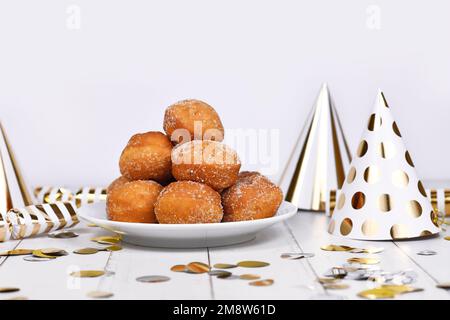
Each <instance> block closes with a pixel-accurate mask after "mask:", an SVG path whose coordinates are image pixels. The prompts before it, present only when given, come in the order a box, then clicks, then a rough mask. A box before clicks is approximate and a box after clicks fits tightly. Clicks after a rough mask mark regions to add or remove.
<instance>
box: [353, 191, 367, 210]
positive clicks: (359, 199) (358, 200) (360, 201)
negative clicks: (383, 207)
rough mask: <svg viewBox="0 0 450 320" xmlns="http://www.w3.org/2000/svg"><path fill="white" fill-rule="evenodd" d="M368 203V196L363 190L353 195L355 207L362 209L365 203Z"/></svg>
mask: <svg viewBox="0 0 450 320" xmlns="http://www.w3.org/2000/svg"><path fill="white" fill-rule="evenodd" d="M365 203H366V196H365V194H364V193H362V192H361V191H358V192H356V193H355V194H354V195H353V197H352V207H353V209H356V210H358V209H361V208H362V207H364V204H365Z"/></svg>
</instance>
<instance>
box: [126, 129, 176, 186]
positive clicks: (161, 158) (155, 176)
mask: <svg viewBox="0 0 450 320" xmlns="http://www.w3.org/2000/svg"><path fill="white" fill-rule="evenodd" d="M171 152H172V144H171V142H170V140H169V139H168V138H167V136H166V135H165V134H163V133H161V132H156V131H152V132H147V133H142V134H136V135H134V136H133V137H131V139H130V141H129V142H128V144H127V146H126V147H125V149H124V150H123V152H122V155H121V157H120V161H119V166H120V172H121V173H122V175H123V176H124V177H125V178H126V179H129V180H155V181H158V182H161V183H164V182H166V181H168V180H170V179H171V167H172V164H171V161H170V156H171Z"/></svg>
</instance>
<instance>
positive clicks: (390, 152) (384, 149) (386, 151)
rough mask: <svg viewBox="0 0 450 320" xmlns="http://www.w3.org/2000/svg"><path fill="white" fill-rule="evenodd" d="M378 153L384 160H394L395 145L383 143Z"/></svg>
mask: <svg viewBox="0 0 450 320" xmlns="http://www.w3.org/2000/svg"><path fill="white" fill-rule="evenodd" d="M378 153H379V154H380V157H382V158H383V159H392V158H393V157H394V156H395V147H394V144H393V143H392V142H390V141H385V142H381V143H380V144H379V145H378Z"/></svg>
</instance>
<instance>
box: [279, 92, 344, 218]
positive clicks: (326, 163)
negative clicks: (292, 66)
mask: <svg viewBox="0 0 450 320" xmlns="http://www.w3.org/2000/svg"><path fill="white" fill-rule="evenodd" d="M294 156H297V157H294ZM350 160H351V155H350V150H349V148H348V145H347V142H346V140H345V136H344V132H343V130H342V126H341V122H340V120H339V117H338V114H337V111H336V108H335V106H334V103H333V100H332V98H331V96H330V92H329V90H328V86H327V85H326V84H323V85H322V88H321V90H320V92H319V95H318V97H317V100H316V103H315V104H314V106H313V108H312V110H311V112H310V115H309V117H308V119H307V121H306V122H305V126H304V128H303V130H302V131H301V133H300V135H299V137H298V139H297V142H296V145H295V147H294V150H293V151H292V153H291V156H290V157H289V160H288V163H287V165H286V168H285V169H284V171H283V173H282V175H281V178H280V181H279V185H280V186H281V187H282V188H283V190H284V191H285V194H286V201H289V202H291V203H293V204H295V205H296V206H297V207H298V208H300V209H303V210H310V211H317V212H324V211H325V210H326V205H327V203H328V195H329V194H330V190H336V189H339V188H340V187H341V186H342V184H343V182H344V179H345V172H346V171H347V169H348V165H349V163H350Z"/></svg>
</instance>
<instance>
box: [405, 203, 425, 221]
mask: <svg viewBox="0 0 450 320" xmlns="http://www.w3.org/2000/svg"><path fill="white" fill-rule="evenodd" d="M408 212H409V214H410V215H411V216H412V217H414V218H418V217H420V216H421V215H422V206H421V205H420V203H419V202H417V201H416V200H411V201H410V202H409V203H408Z"/></svg>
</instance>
